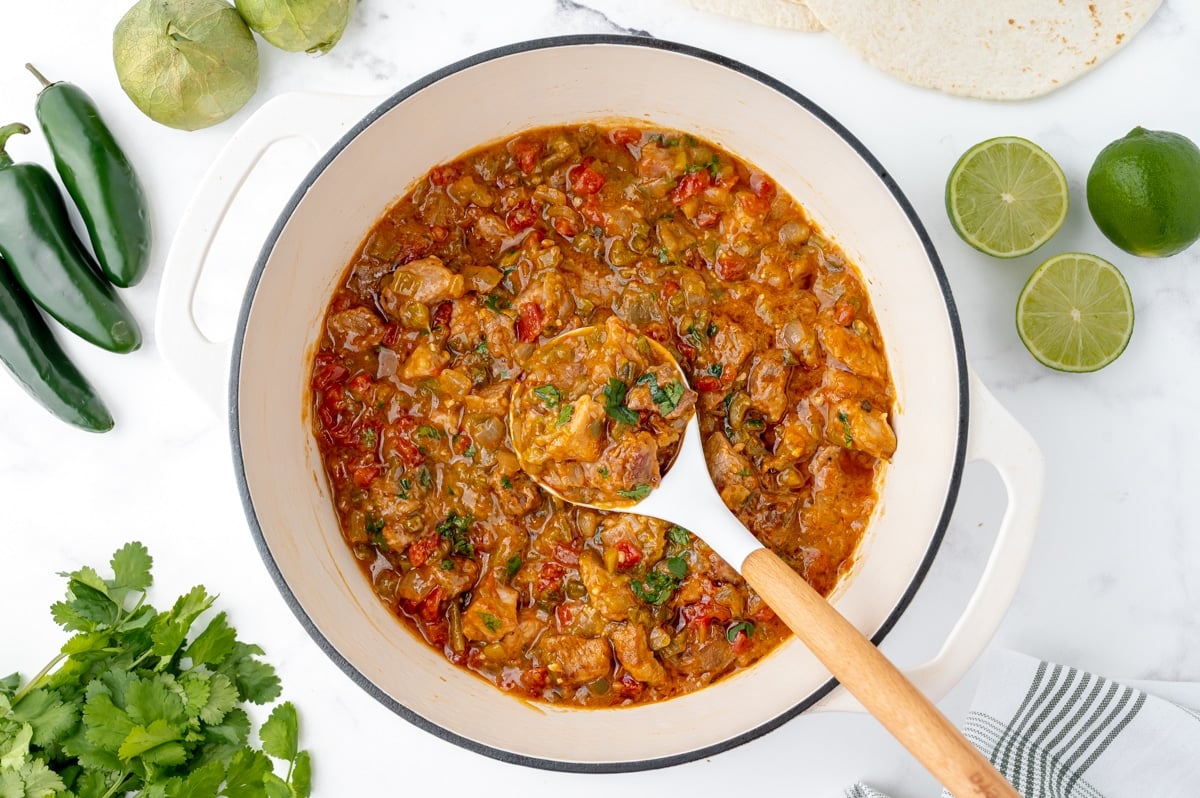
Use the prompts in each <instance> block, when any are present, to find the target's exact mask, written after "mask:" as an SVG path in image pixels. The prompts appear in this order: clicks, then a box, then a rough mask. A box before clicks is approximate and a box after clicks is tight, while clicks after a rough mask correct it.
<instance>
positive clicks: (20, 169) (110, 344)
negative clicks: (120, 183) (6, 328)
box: [0, 124, 142, 352]
mask: <svg viewBox="0 0 1200 798" xmlns="http://www.w3.org/2000/svg"><path fill="white" fill-rule="evenodd" d="M28 132H29V128H28V127H26V126H25V125H22V124H13V125H6V126H4V127H0V256H3V257H4V259H5V260H7V261H8V265H9V266H10V267H11V268H12V272H13V275H15V276H16V278H17V282H19V283H20V284H21V286H22V287H23V288H24V289H25V291H26V293H28V294H29V296H30V297H32V298H33V301H34V302H36V303H37V304H38V305H40V306H41V307H42V309H43V310H45V311H46V312H47V313H49V314H50V315H51V316H53V317H54V318H55V319H57V320H58V321H59V322H61V323H62V325H63V326H64V327H66V328H67V329H68V330H70V331H71V332H73V333H75V334H76V335H78V336H80V337H81V338H83V339H84V340H86V341H90V342H91V343H93V344H96V345H97V346H100V347H103V348H104V349H107V350H109V351H111V352H132V351H133V350H135V349H137V348H138V347H139V346H141V343H142V335H141V332H140V331H139V330H138V325H137V321H136V320H135V319H134V318H133V315H132V314H131V313H130V312H129V310H128V309H127V308H126V307H125V305H124V304H123V303H122V302H121V300H120V299H118V298H117V295H116V292H115V291H114V290H113V287H112V286H111V285H109V283H108V282H107V281H106V280H105V279H104V277H103V276H102V275H101V274H100V271H99V269H98V268H97V266H96V263H95V261H93V260H92V256H91V255H90V254H89V253H88V251H87V249H86V248H85V247H84V245H83V242H81V241H80V240H79V237H78V236H76V235H75V231H74V230H73V229H72V228H71V219H70V217H69V216H68V215H67V205H66V202H64V201H63V197H62V194H61V193H60V192H59V190H58V186H57V185H56V184H55V183H54V179H53V178H52V177H50V173H49V172H47V171H46V170H45V169H43V168H42V167H40V166H38V165H37V164H32V163H20V164H14V163H13V161H12V158H10V157H9V156H8V154H7V153H6V152H5V151H4V145H5V143H6V142H7V141H8V139H9V137H10V136H12V135H13V134H14V133H28Z"/></svg>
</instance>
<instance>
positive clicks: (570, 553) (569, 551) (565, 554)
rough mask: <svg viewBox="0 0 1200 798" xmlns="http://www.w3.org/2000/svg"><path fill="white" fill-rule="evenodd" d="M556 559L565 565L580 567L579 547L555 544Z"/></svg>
mask: <svg viewBox="0 0 1200 798" xmlns="http://www.w3.org/2000/svg"><path fill="white" fill-rule="evenodd" d="M554 559H555V560H557V561H558V562H560V563H562V564H563V565H570V566H575V565H579V547H578V546H573V545H570V544H567V543H555V544H554Z"/></svg>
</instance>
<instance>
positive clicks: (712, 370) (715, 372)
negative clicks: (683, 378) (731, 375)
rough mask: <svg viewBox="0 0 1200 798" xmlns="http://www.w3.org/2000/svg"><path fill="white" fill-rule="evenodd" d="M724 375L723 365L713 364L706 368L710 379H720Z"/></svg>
mask: <svg viewBox="0 0 1200 798" xmlns="http://www.w3.org/2000/svg"><path fill="white" fill-rule="evenodd" d="M724 373H725V364H723V363H713V364H712V365H711V366H709V367H708V374H709V376H710V377H720V376H721V375H722V374H724Z"/></svg>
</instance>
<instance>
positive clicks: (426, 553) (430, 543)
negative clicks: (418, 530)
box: [408, 532, 442, 568]
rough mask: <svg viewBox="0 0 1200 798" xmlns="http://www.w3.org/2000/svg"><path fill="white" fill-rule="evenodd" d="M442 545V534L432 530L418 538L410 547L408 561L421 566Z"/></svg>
mask: <svg viewBox="0 0 1200 798" xmlns="http://www.w3.org/2000/svg"><path fill="white" fill-rule="evenodd" d="M441 545H442V536H441V535H439V534H438V533H436V532H430V533H429V534H428V535H426V536H425V537H423V538H417V539H416V540H414V541H413V542H412V544H411V545H409V547H408V561H409V562H411V563H412V564H413V565H414V566H415V567H417V568H420V567H421V566H422V565H424V564H425V563H426V562H427V561H428V560H429V558H430V557H431V556H432V555H433V553H434V552H435V551H437V550H438V548H439V547H440V546H441Z"/></svg>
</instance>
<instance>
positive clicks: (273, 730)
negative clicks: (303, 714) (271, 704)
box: [258, 701, 299, 762]
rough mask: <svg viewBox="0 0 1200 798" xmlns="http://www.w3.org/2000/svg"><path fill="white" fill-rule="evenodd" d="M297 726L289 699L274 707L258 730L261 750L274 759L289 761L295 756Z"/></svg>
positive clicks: (293, 708)
mask: <svg viewBox="0 0 1200 798" xmlns="http://www.w3.org/2000/svg"><path fill="white" fill-rule="evenodd" d="M298 727H299V721H298V720H297V718H296V707H294V706H293V705H292V703H291V702H290V701H285V702H283V703H282V704H280V705H279V706H277V707H275V709H274V710H272V712H271V716H270V717H269V718H267V720H266V722H265V723H263V725H262V728H261V729H260V730H259V732H258V736H259V738H260V739H261V740H262V749H263V751H264V752H266V753H267V754H270V755H271V756H273V757H275V758H276V759H286V760H287V761H288V762H291V761H292V760H293V759H295V758H296V751H297V747H298V746H297V740H298V737H299V728H298Z"/></svg>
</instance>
